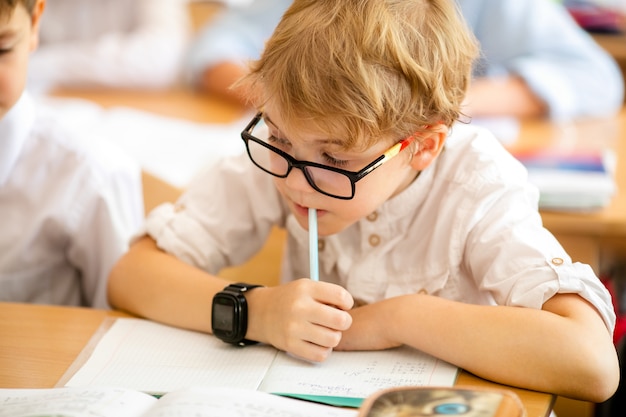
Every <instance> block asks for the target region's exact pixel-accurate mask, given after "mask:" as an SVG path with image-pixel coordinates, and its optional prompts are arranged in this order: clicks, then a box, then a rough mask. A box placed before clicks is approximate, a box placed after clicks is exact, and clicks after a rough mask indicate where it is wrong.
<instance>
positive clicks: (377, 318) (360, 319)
mask: <svg viewBox="0 0 626 417" xmlns="http://www.w3.org/2000/svg"><path fill="white" fill-rule="evenodd" d="M395 300H396V299H394V298H390V299H387V300H383V301H379V302H377V303H373V304H369V305H364V306H362V307H357V308H354V309H352V310H350V315H351V316H352V325H351V326H350V328H349V329H347V330H346V331H345V332H344V333H343V336H342V338H341V342H340V343H339V344H338V345H337V346H336V347H335V350H383V349H389V348H393V347H397V346H401V345H402V342H401V340H400V339H399V335H398V329H397V320H396V318H395V317H394V315H395V314H396V313H397V311H398V310H399V307H398V306H397V305H396V303H395ZM405 330H406V329H405Z"/></svg>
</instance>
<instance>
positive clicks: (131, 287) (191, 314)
mask: <svg viewBox="0 0 626 417" xmlns="http://www.w3.org/2000/svg"><path fill="white" fill-rule="evenodd" d="M226 285H228V281H225V280H223V279H221V278H218V277H215V276H211V275H209V274H207V273H205V272H203V271H201V270H199V269H197V268H194V267H192V266H190V265H187V264H185V263H184V262H182V261H180V260H179V259H177V258H175V257H174V256H171V255H169V254H167V253H165V252H163V251H161V250H160V249H158V248H157V246H156V244H155V242H154V241H153V240H152V239H151V238H149V237H143V238H142V239H141V240H139V241H138V242H136V243H135V244H134V245H133V246H132V247H131V249H130V250H129V251H128V253H127V254H126V255H125V256H124V257H123V258H122V259H121V260H120V261H119V262H118V263H117V264H116V266H115V267H114V268H113V270H112V272H111V274H110V276H109V285H108V296H109V303H110V304H111V306H112V307H113V308H117V309H120V310H124V311H128V312H130V313H132V314H135V315H138V316H141V317H146V318H149V319H151V320H155V321H159V322H162V323H166V324H170V325H175V326H179V327H184V328H187V329H192V330H197V331H202V332H209V333H210V332H211V304H212V299H213V295H215V293H217V292H218V291H220V290H222V289H223V288H224V287H225V286H226Z"/></svg>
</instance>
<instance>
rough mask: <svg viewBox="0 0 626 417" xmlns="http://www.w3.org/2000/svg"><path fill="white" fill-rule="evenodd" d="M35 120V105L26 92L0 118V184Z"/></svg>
mask: <svg viewBox="0 0 626 417" xmlns="http://www.w3.org/2000/svg"><path fill="white" fill-rule="evenodd" d="M34 122H35V106H34V103H33V101H32V99H31V98H30V96H29V95H28V94H27V93H23V94H22V96H21V97H20V98H19V100H18V101H17V103H15V105H14V106H13V107H12V108H11V109H10V110H9V111H8V112H7V114H6V115H5V116H4V117H3V118H2V119H1V120H0V186H3V185H4V184H5V183H6V182H7V180H8V179H9V176H10V174H11V171H12V170H13V167H14V166H15V164H16V162H17V160H18V159H19V156H20V153H21V150H22V148H23V147H24V144H25V143H26V140H27V138H28V136H29V133H30V132H31V130H32V127H33V124H34Z"/></svg>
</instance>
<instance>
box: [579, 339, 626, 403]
mask: <svg viewBox="0 0 626 417" xmlns="http://www.w3.org/2000/svg"><path fill="white" fill-rule="evenodd" d="M611 347H612V346H611ZM601 351H602V349H598V351H595V352H593V353H591V354H590V356H589V360H588V361H586V364H585V365H584V371H583V372H582V373H581V375H580V376H579V378H580V380H579V384H577V385H578V388H579V389H580V390H581V391H580V392H579V393H577V394H576V395H574V396H573V397H574V398H576V399H580V400H584V401H590V402H594V403H600V402H604V401H606V400H608V399H609V398H610V397H611V396H612V395H613V394H614V393H615V391H617V387H618V385H619V382H620V369H619V362H618V359H617V352H616V351H615V349H612V350H611V351H604V353H601Z"/></svg>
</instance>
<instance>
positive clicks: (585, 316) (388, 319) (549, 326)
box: [339, 294, 619, 401]
mask: <svg viewBox="0 0 626 417" xmlns="http://www.w3.org/2000/svg"><path fill="white" fill-rule="evenodd" d="M563 296H566V297H575V298H576V299H575V300H567V303H569V304H570V305H574V306H575V307H574V309H575V311H576V313H575V314H573V315H572V316H568V317H566V316H561V315H559V314H556V313H554V312H550V311H546V310H535V309H529V308H523V307H505V306H479V305H471V304H465V303H459V302H454V301H449V300H445V299H442V298H439V297H433V296H428V295H421V294H414V295H407V296H401V297H396V298H392V299H388V300H385V301H381V302H379V303H375V304H372V305H369V306H365V307H361V308H359V309H356V310H354V311H353V312H352V316H353V325H352V327H351V328H350V329H349V330H348V331H347V332H344V335H343V338H342V341H341V344H340V345H339V349H342V350H365V349H385V348H389V347H393V346H398V345H401V344H406V345H410V346H413V347H415V348H417V349H420V350H422V351H424V352H427V353H429V354H432V355H433V356H436V357H438V358H441V359H443V360H445V361H447V362H450V363H453V364H455V365H457V366H459V367H461V368H463V369H465V370H467V371H469V372H472V373H474V374H476V375H478V376H480V377H483V378H486V379H490V380H493V381H496V382H499V383H503V384H508V385H513V386H522V387H526V388H530V389H536V390H538V391H546V392H553V393H557V394H560V395H566V396H572V397H575V398H579V399H583V400H589V401H603V400H604V399H606V398H605V397H606V396H607V395H610V393H611V391H612V390H613V389H614V388H615V387H616V384H617V380H618V377H619V375H614V372H613V370H614V369H617V367H616V366H615V365H616V361H617V357H616V354H615V349H614V348H613V345H612V341H611V337H610V334H609V332H608V331H606V330H605V329H606V328H605V327H604V325H603V324H602V319H601V318H600V316H599V315H598V314H597V313H596V312H595V310H594V309H593V308H592V307H590V306H589V305H588V304H586V302H585V301H584V300H582V299H581V298H580V297H578V296H576V295H563ZM555 297H559V298H560V297H561V296H559V295H557V296H555ZM555 302H556V301H555ZM359 310H360V311H359ZM594 328H596V329H597V328H599V329H602V332H603V333H601V334H598V332H597V331H594V330H593V329H594Z"/></svg>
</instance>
